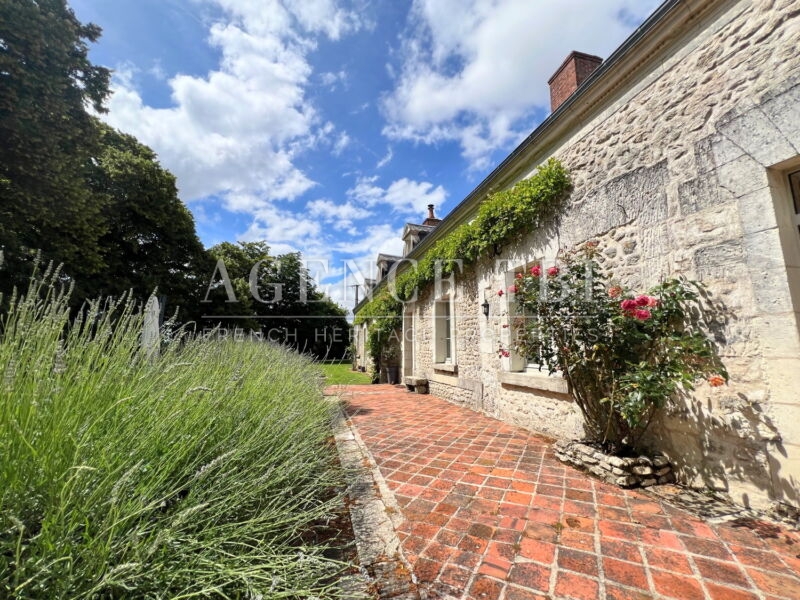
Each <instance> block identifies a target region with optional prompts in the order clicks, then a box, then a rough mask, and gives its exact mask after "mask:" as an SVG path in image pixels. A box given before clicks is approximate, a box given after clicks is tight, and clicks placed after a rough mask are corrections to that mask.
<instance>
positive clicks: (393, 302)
mask: <svg viewBox="0 0 800 600" xmlns="http://www.w3.org/2000/svg"><path fill="white" fill-rule="evenodd" d="M571 188H572V183H571V182H570V178H569V174H568V172H567V170H566V169H565V168H564V166H563V165H562V164H561V163H560V162H559V161H558V160H556V159H553V158H551V159H550V160H548V161H547V162H546V163H545V164H543V165H541V166H540V167H539V168H538V169H537V171H536V173H535V174H534V175H533V176H532V177H530V178H529V179H523V180H522V181H520V182H518V183H517V184H516V185H514V187H512V188H511V189H508V190H502V191H500V192H495V193H494V194H491V195H490V196H489V197H488V198H487V199H486V200H484V201H483V203H482V204H481V205H480V208H479V209H478V214H477V216H476V217H475V219H474V220H473V221H471V222H469V223H463V224H462V225H459V226H458V227H457V228H456V229H455V230H453V231H452V232H450V233H449V234H448V235H447V236H445V237H443V238H442V239H440V240H438V241H437V242H436V243H435V244H434V245H433V247H432V248H431V249H430V250H428V252H426V253H425V256H423V257H422V258H421V259H420V260H419V261H418V262H417V265H416V267H415V268H410V269H407V270H406V271H404V272H402V273H401V274H399V275H398V276H397V278H396V280H395V293H394V294H391V293H390V291H389V290H388V289H386V288H385V287H384V288H383V289H382V290H381V291H380V292H379V293H378V294H377V295H376V296H375V297H374V298H373V299H372V300H371V301H370V302H368V303H367V304H366V305H365V306H364V307H363V308H362V309H361V310H360V311H359V313H358V316H357V317H356V319H355V323H356V325H359V324H361V323H364V322H368V323H370V325H369V329H368V332H367V345H368V347H369V352H370V356H371V357H372V359H373V361H374V362H375V364H376V365H377V364H379V363H380V356H381V352H382V349H383V343H384V342H385V341H386V340H388V339H389V338H390V337H391V334H392V332H393V331H394V330H395V329H397V328H399V327H401V325H402V318H401V315H402V311H403V303H402V302H403V301H408V300H410V299H411V298H413V297H414V293H415V291H416V290H418V289H421V288H423V287H425V286H426V285H427V284H429V283H431V282H432V281H434V279H435V277H436V265H437V263H438V264H441V270H442V275H443V276H447V275H450V274H451V273H452V272H453V269H454V268H455V267H456V265H457V263H456V262H455V261H457V260H461V261H463V263H462V264H463V265H464V266H467V265H471V264H474V263H475V262H476V261H477V260H478V259H479V258H480V257H481V256H485V255H487V254H489V253H490V252H493V251H494V249H495V248H497V247H498V246H504V245H507V244H509V243H513V242H517V241H520V240H521V239H522V238H523V237H524V236H525V235H527V234H528V233H530V232H532V231H535V230H537V229H541V228H543V227H546V226H547V225H548V224H549V223H551V222H552V221H553V219H554V218H555V216H556V215H557V214H558V211H559V209H560V208H561V206H562V204H563V201H564V200H565V199H566V198H567V195H568V193H569V191H570V189H571Z"/></svg>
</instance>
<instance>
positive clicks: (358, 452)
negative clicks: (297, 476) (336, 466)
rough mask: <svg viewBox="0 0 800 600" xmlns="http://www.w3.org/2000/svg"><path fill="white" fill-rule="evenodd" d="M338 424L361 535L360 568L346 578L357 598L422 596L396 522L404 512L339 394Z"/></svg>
mask: <svg viewBox="0 0 800 600" xmlns="http://www.w3.org/2000/svg"><path fill="white" fill-rule="evenodd" d="M328 399H329V400H330V401H331V402H332V403H334V404H335V406H336V409H335V410H334V415H333V430H334V437H335V440H336V448H337V450H338V452H339V457H340V460H341V462H342V466H343V467H344V469H345V470H346V472H347V477H348V488H347V496H348V500H349V505H348V507H349V509H350V520H351V522H352V525H353V533H354V534H355V538H356V548H357V550H358V558H359V563H360V574H359V575H357V576H353V577H350V578H348V579H346V580H345V581H343V582H342V585H343V587H344V589H345V590H346V591H347V592H348V596H349V597H352V598H359V597H362V598H376V597H377V598H380V599H381V600H383V599H392V600H420V592H419V591H418V589H417V582H416V580H415V577H414V575H413V572H412V568H411V565H410V564H409V562H408V560H406V558H405V556H404V555H403V551H402V549H401V546H400V539H399V538H398V537H397V533H396V528H397V527H398V526H399V524H400V523H401V522H402V520H403V517H402V512H401V511H400V507H399V506H398V505H397V501H396V500H395V498H394V494H393V493H392V492H391V490H390V489H389V487H388V486H387V485H386V481H385V480H384V479H383V476H382V475H381V473H380V470H379V469H378V465H377V464H376V463H375V460H374V459H373V458H372V455H371V454H370V452H369V450H368V449H367V447H366V445H365V444H364V442H363V440H361V437H360V436H359V435H358V431H356V429H355V428H354V427H353V426H352V425H351V424H350V422H349V421H348V420H347V417H346V416H345V414H344V412H343V411H342V409H341V405H340V399H339V397H338V396H328Z"/></svg>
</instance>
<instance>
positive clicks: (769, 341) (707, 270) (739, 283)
mask: <svg viewBox="0 0 800 600" xmlns="http://www.w3.org/2000/svg"><path fill="white" fill-rule="evenodd" d="M725 6H726V8H725V10H722V11H718V12H717V13H715V15H714V16H713V18H710V19H708V21H707V22H705V23H701V24H697V26H696V29H695V30H694V31H692V32H690V33H689V34H687V37H686V38H685V39H683V40H680V41H679V42H676V44H675V45H674V47H673V48H672V49H668V50H662V52H664V53H665V54H664V56H663V60H660V61H656V62H657V64H656V66H655V67H653V68H652V69H651V70H650V71H649V72H647V73H644V74H642V75H641V76H640V77H638V78H637V79H636V81H634V82H633V83H630V84H628V87H626V88H624V89H619V90H617V92H616V95H615V96H614V97H613V98H609V99H608V100H607V102H606V103H605V104H603V105H598V106H597V107H596V108H595V113H594V116H593V117H592V118H590V119H588V120H585V121H583V122H581V123H580V124H579V125H576V126H575V127H574V128H573V129H572V130H571V131H570V132H569V133H568V134H567V135H566V136H565V137H564V138H563V139H562V143H561V145H560V146H558V147H552V148H548V149H547V150H546V151H544V150H543V151H542V152H541V153H540V154H539V155H538V156H535V157H534V158H532V159H531V164H530V170H529V173H533V172H534V170H535V167H536V165H537V164H539V163H540V162H542V161H544V160H545V159H546V158H548V156H556V157H557V158H559V159H561V160H562V161H563V162H564V163H565V165H566V166H567V167H568V168H569V170H570V172H571V174H572V177H573V181H574V184H575V186H574V191H573V194H572V196H571V203H570V206H569V208H568V210H567V211H566V213H565V214H564V215H563V218H562V219H561V222H560V224H559V227H558V229H557V231H555V232H554V233H552V235H542V234H541V233H540V234H534V235H531V236H530V237H529V238H527V239H525V240H523V241H521V242H520V244H518V245H517V246H515V247H509V248H504V249H503V253H502V259H503V260H504V261H508V265H511V266H513V265H514V263H515V262H516V264H524V263H525V262H526V260H530V259H532V258H537V257H540V256H553V257H555V255H556V253H557V251H558V249H560V248H562V249H563V248H569V247H571V246H573V245H575V244H578V243H581V242H583V241H586V240H589V239H592V240H597V241H598V242H599V243H600V246H601V248H602V249H603V262H604V267H605V268H607V269H609V270H610V271H612V272H613V273H614V277H615V278H617V279H618V280H619V282H621V283H624V284H625V285H627V286H630V287H633V288H637V289H641V290H644V289H646V288H648V287H650V286H652V285H654V284H656V283H657V282H658V281H659V280H660V279H661V278H663V277H665V276H670V275H675V274H683V275H686V276H687V277H689V278H695V279H699V280H702V281H703V282H704V283H705V284H706V285H707V286H708V287H709V288H710V289H711V291H712V293H713V299H714V301H715V302H717V303H719V304H721V305H724V306H725V311H723V314H724V322H723V323H721V324H720V328H719V331H717V332H715V333H716V334H717V336H718V338H719V340H720V342H721V347H720V352H721V355H722V358H723V360H724V362H725V364H726V367H727V368H728V370H729V372H730V375H731V382H730V385H729V386H727V387H723V388H717V389H712V388H710V387H708V386H707V385H700V386H699V387H698V388H697V390H696V393H695V394H694V395H693V396H692V397H688V398H685V399H684V400H683V401H681V402H680V403H678V405H677V406H675V407H673V408H672V409H671V410H670V411H669V412H668V414H666V415H664V417H663V419H661V421H660V422H659V423H656V426H655V427H653V429H652V435H651V438H650V439H649V443H650V444H651V445H652V446H653V448H654V449H658V450H659V451H661V452H663V453H665V454H666V455H667V457H668V458H669V460H670V461H671V462H672V463H673V465H674V466H675V469H676V474H677V476H678V478H679V480H682V481H684V482H686V483H689V484H695V485H698V486H699V485H708V486H712V487H715V488H718V489H725V490H727V491H729V492H730V493H731V496H732V497H733V498H734V499H735V500H737V501H739V502H742V503H744V504H753V505H757V506H763V505H765V504H767V503H769V502H770V501H773V500H780V501H784V502H788V503H791V504H794V505H798V504H800V398H798V394H797V390H798V389H800V336H799V335H798V314H797V312H796V311H797V310H798V306H800V304H798V301H800V239H798V236H797V230H796V228H795V227H794V226H793V225H792V224H791V213H792V212H793V211H791V210H790V208H789V206H788V203H789V200H788V197H787V195H786V194H787V190H786V184H785V181H784V180H785V172H784V171H783V170H782V169H785V168H788V167H790V166H792V165H796V167H795V168H800V54H798V53H797V44H796V40H797V39H800V16H799V15H798V11H797V10H796V3H795V2H794V1H791V0H783V1H779V0H776V1H774V2H769V1H766V0H761V1H752V2H751V1H746V2H744V1H742V2H729V3H727V4H726V5H725ZM793 7H794V8H793ZM793 161H794V162H793ZM501 262H502V261H498V257H495V258H493V259H489V258H487V259H485V260H483V261H482V262H480V263H479V264H478V265H477V267H476V268H475V269H474V270H473V271H470V272H468V273H466V274H464V275H463V276H462V277H460V278H459V280H458V282H457V284H456V305H457V309H456V313H457V318H458V324H459V327H458V332H459V333H458V336H457V363H458V373H457V374H452V373H439V372H436V371H435V370H434V369H433V363H432V343H433V341H432V339H431V337H430V336H431V335H432V327H429V326H426V324H428V323H432V321H431V320H430V319H431V317H432V292H431V291H430V290H428V291H425V292H424V293H423V294H422V295H421V296H420V298H419V301H418V302H417V303H416V306H415V311H416V312H417V316H418V321H417V331H416V340H415V361H416V362H415V370H416V374H419V375H423V376H426V377H427V378H428V379H429V380H430V381H431V393H434V394H437V395H440V396H443V397H445V398H448V399H450V400H452V401H454V402H459V403H462V404H465V405H469V406H471V407H473V408H475V409H477V410H482V411H485V412H486V413H488V414H491V415H494V416H497V417H500V418H502V419H504V420H507V421H509V422H512V423H515V424H518V425H522V426H524V427H528V428H530V429H533V430H536V431H542V432H545V433H550V434H552V435H555V436H558V437H567V438H575V437H580V435H581V419H580V415H579V414H578V413H577V410H576V408H575V406H574V405H573V404H572V402H571V401H570V400H569V398H568V397H567V396H566V395H565V394H563V393H562V392H561V391H558V390H556V391H554V390H553V389H550V388H552V385H551V384H552V382H551V381H549V380H548V381H542V380H541V378H542V377H544V378H545V380H546V379H547V377H546V376H543V375H539V376H537V375H531V376H530V377H529V380H525V381H524V382H523V383H524V385H517V384H518V383H519V379H516V380H514V381H515V383H508V382H507V381H506V382H505V383H504V382H503V381H502V380H503V375H502V373H503V371H504V368H505V365H504V364H503V359H501V358H500V357H499V356H498V354H497V347H498V344H499V342H500V341H502V339H503V335H504V332H503V324H504V323H507V322H508V315H507V305H506V304H505V299H504V298H500V297H498V296H497V294H496V290H498V289H501V288H504V287H505V285H506V280H505V277H506V268H507V267H504V266H503V265H502V264H501ZM792 294H794V301H793V296H792ZM484 298H486V299H488V300H489V302H490V304H491V314H490V317H489V319H486V318H484V316H483V315H482V313H481V309H480V304H481V303H482V302H483V300H484ZM550 379H552V378H550ZM528 381H529V382H530V383H527V382H528ZM542 386H544V388H546V389H543V387H542Z"/></svg>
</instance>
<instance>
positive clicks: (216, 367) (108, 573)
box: [0, 273, 343, 598]
mask: <svg viewBox="0 0 800 600" xmlns="http://www.w3.org/2000/svg"><path fill="white" fill-rule="evenodd" d="M57 279H58V274H57V273H48V274H47V276H46V277H44V278H40V279H39V280H38V281H37V280H34V282H33V283H32V284H31V287H30V289H29V291H28V293H27V295H26V296H25V298H23V299H19V300H18V299H12V300H11V302H10V309H9V310H8V312H7V313H6V314H5V315H4V316H3V317H2V325H1V327H2V330H1V332H0V335H1V336H2V337H0V369H1V370H0V378H2V379H0V456H2V461H0V596H2V597H10V598H121V597H135V598H167V597H169V598H177V597H183V598H186V597H219V598H245V597H248V598H250V597H252V598H255V597H261V596H263V597H270V598H275V597H282V598H306V597H310V596H312V595H313V596H318V597H333V596H337V595H340V592H339V591H338V588H337V587H336V585H335V577H336V575H337V573H339V572H341V570H342V568H343V565H341V564H340V563H337V562H335V561H334V560H331V559H329V558H326V556H325V555H324V553H325V551H326V547H325V544H322V543H320V544H308V543H306V542H305V541H304V540H307V539H310V537H309V536H310V534H311V533H313V532H314V530H315V526H316V525H318V524H320V523H323V522H325V521H326V520H328V519H330V518H332V517H335V516H337V515H338V514H339V512H340V510H341V508H342V502H341V497H340V496H339V495H337V494H335V493H333V491H334V490H335V489H337V488H338V487H339V486H341V483H342V477H341V473H340V470H339V469H338V468H337V467H336V464H337V462H336V456H335V449H333V448H332V446H331V444H330V443H329V440H328V439H327V438H328V436H329V435H330V426H329V418H330V406H329V405H328V404H327V403H326V402H325V401H324V400H323V399H322V395H321V393H320V389H319V387H318V386H319V385H320V383H318V378H317V377H309V376H308V374H309V370H310V369H311V370H312V371H314V372H316V367H314V366H313V365H311V364H310V362H309V361H308V360H307V359H305V358H303V357H301V356H299V355H297V354H293V353H289V352H287V351H285V350H284V349H282V348H279V347H274V346H270V345H268V344H257V343H246V342H241V343H235V342H224V341H215V342H211V341H203V340H200V339H197V340H186V339H184V340H179V341H176V342H175V343H172V344H169V345H168V346H167V347H165V348H164V350H163V352H162V353H161V356H160V357H158V358H147V357H145V356H144V355H143V353H142V352H141V350H140V347H139V345H140V339H139V338H140V331H141V326H142V317H141V315H140V314H139V313H138V312H137V310H135V307H134V304H133V303H132V302H129V301H124V300H117V301H114V300H107V301H105V302H98V303H94V304H92V305H90V306H89V307H88V308H87V309H86V310H85V311H84V312H83V313H81V315H80V316H79V317H78V319H77V320H76V321H70V315H69V309H68V303H67V300H68V295H67V294H65V293H59V292H57V291H55V288H54V285H53V284H54V282H55V281H57Z"/></svg>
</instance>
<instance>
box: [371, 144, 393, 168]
mask: <svg viewBox="0 0 800 600" xmlns="http://www.w3.org/2000/svg"><path fill="white" fill-rule="evenodd" d="M392 158H394V151H393V150H392V147H391V146H389V147H388V148H387V149H386V155H385V156H384V157H383V158H382V159H380V160H379V161H378V164H377V165H375V168H376V169H382V168H383V167H385V166H386V165H388V164H389V163H390V162H392Z"/></svg>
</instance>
